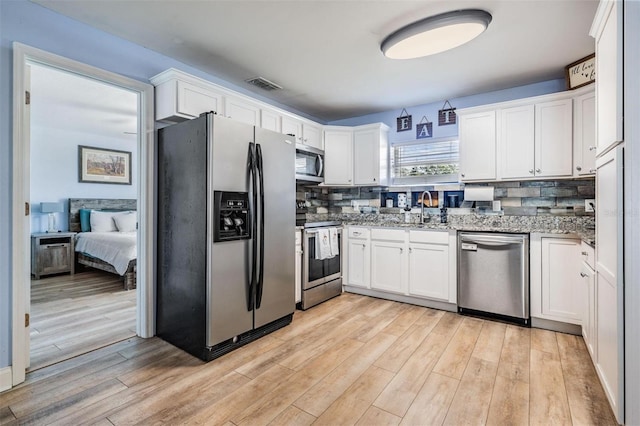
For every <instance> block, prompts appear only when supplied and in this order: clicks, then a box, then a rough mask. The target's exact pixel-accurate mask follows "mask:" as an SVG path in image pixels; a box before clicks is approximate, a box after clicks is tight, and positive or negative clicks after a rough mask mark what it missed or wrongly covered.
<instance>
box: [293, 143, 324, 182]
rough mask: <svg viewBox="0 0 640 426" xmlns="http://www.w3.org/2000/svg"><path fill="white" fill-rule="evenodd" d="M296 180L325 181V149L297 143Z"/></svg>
mask: <svg viewBox="0 0 640 426" xmlns="http://www.w3.org/2000/svg"><path fill="white" fill-rule="evenodd" d="M296 180H300V181H307V182H318V183H322V182H324V151H322V150H320V149H316V148H311V147H309V146H306V145H301V144H296Z"/></svg>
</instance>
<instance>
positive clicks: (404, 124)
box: [396, 108, 412, 132]
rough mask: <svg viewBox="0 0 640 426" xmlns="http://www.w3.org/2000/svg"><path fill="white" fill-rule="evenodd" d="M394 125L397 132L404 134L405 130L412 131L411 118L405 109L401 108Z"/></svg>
mask: <svg viewBox="0 0 640 426" xmlns="http://www.w3.org/2000/svg"><path fill="white" fill-rule="evenodd" d="M396 123H397V129H398V130H397V131H398V132H406V131H407V130H411V129H412V124H411V116H410V115H409V113H408V112H407V110H406V109H404V108H402V111H401V112H400V117H398V118H396Z"/></svg>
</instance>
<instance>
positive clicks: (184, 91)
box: [177, 80, 224, 118]
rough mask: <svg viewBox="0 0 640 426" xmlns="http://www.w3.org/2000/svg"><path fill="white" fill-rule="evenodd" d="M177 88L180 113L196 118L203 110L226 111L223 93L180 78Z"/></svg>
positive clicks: (220, 112)
mask: <svg viewBox="0 0 640 426" xmlns="http://www.w3.org/2000/svg"><path fill="white" fill-rule="evenodd" d="M177 90H178V110H177V112H178V114H181V115H183V116H185V117H188V118H195V117H197V116H199V115H200V114H202V113H203V112H209V111H213V112H216V113H218V114H223V113H224V110H223V103H222V95H221V94H219V93H216V92H214V91H212V90H207V89H205V88H202V87H200V86H196V85H194V84H190V83H187V82H185V81H179V80H178V82H177Z"/></svg>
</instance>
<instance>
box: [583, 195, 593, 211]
mask: <svg viewBox="0 0 640 426" xmlns="http://www.w3.org/2000/svg"><path fill="white" fill-rule="evenodd" d="M595 205H596V200H594V199H593V198H589V199H586V200H584V211H585V212H587V213H589V212H593V211H594V210H593V206H595Z"/></svg>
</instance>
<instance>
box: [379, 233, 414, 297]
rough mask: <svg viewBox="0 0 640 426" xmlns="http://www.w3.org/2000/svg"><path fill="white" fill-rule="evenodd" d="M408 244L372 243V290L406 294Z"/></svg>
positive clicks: (391, 242)
mask: <svg viewBox="0 0 640 426" xmlns="http://www.w3.org/2000/svg"><path fill="white" fill-rule="evenodd" d="M405 246H406V244H405V243H404V242H402V243H400V242H395V241H377V240H372V241H371V288H373V289H376V290H384V291H391V292H394V293H402V294H404V293H406V285H405V280H406V276H407V266H406V263H407V256H406V247H405Z"/></svg>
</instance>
